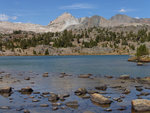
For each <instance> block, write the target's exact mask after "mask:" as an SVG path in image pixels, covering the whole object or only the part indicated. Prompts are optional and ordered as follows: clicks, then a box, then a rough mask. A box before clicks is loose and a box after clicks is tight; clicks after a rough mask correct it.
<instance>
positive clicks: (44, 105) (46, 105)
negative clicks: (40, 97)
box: [40, 104, 49, 107]
mask: <svg viewBox="0 0 150 113" xmlns="http://www.w3.org/2000/svg"><path fill="white" fill-rule="evenodd" d="M48 106H49V105H48V104H40V107H48Z"/></svg>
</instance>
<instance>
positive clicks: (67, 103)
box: [66, 101, 79, 108]
mask: <svg viewBox="0 0 150 113" xmlns="http://www.w3.org/2000/svg"><path fill="white" fill-rule="evenodd" d="M66 106H68V107H71V108H77V107H78V106H79V104H78V101H70V102H66Z"/></svg>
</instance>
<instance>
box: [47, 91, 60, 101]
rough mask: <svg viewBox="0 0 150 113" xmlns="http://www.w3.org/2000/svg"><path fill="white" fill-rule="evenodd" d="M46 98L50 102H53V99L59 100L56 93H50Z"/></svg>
mask: <svg viewBox="0 0 150 113" xmlns="http://www.w3.org/2000/svg"><path fill="white" fill-rule="evenodd" d="M48 100H49V101H51V102H55V101H57V100H59V97H58V95H57V94H54V93H51V94H50V97H49V99H48Z"/></svg>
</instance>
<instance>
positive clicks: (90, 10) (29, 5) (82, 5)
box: [0, 0, 150, 25]
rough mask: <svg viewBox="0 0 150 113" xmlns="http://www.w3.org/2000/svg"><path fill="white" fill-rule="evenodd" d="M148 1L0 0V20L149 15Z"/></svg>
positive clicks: (149, 1)
mask: <svg viewBox="0 0 150 113" xmlns="http://www.w3.org/2000/svg"><path fill="white" fill-rule="evenodd" d="M149 5H150V0H0V21H10V22H23V23H34V24H42V25H47V24H48V23H49V22H50V21H52V20H54V19H55V18H57V17H58V16H60V15H61V14H62V13H64V12H69V13H71V14H72V15H73V16H75V17H77V18H80V17H85V16H87V17H90V16H93V15H100V16H103V17H104V18H107V19H109V18H110V17H111V16H114V15H116V14H126V15H128V16H131V17H136V18H150V7H149Z"/></svg>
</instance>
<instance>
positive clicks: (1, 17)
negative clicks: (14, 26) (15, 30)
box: [0, 14, 17, 21]
mask: <svg viewBox="0 0 150 113" xmlns="http://www.w3.org/2000/svg"><path fill="white" fill-rule="evenodd" d="M16 19H17V16H8V15H6V14H0V21H8V20H16Z"/></svg>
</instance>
